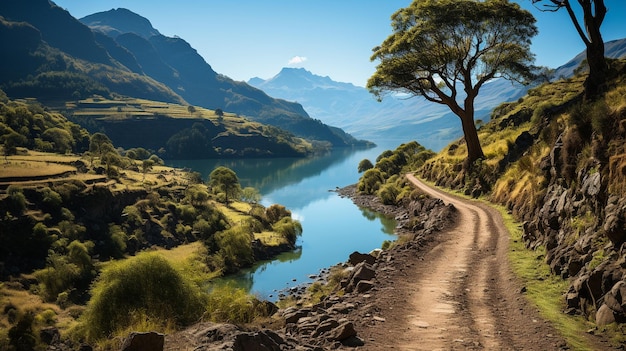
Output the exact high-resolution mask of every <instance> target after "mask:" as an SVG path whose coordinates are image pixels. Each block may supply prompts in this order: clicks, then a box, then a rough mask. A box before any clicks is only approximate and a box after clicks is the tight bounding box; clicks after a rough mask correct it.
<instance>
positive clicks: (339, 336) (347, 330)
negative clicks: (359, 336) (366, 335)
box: [330, 322, 356, 341]
mask: <svg viewBox="0 0 626 351" xmlns="http://www.w3.org/2000/svg"><path fill="white" fill-rule="evenodd" d="M353 336H356V330H355V329H354V324H352V322H344V323H342V324H340V325H339V326H338V327H337V328H335V329H333V330H332V331H331V332H330V337H331V339H332V340H335V341H343V340H346V339H348V338H350V337H353Z"/></svg>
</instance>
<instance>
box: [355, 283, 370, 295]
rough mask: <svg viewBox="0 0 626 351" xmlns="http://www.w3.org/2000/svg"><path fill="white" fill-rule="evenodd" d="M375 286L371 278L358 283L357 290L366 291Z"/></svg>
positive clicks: (359, 291)
mask: <svg viewBox="0 0 626 351" xmlns="http://www.w3.org/2000/svg"><path fill="white" fill-rule="evenodd" d="M373 287H374V282H373V281H371V280H361V281H360V282H358V283H357V284H356V292H358V293H364V292H366V291H369V290H371V289H372V288H373Z"/></svg>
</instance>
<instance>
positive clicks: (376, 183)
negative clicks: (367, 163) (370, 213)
mask: <svg viewBox="0 0 626 351" xmlns="http://www.w3.org/2000/svg"><path fill="white" fill-rule="evenodd" d="M384 181H385V179H384V178H383V174H382V172H381V171H380V170H379V169H377V168H372V169H369V170H367V171H365V173H364V174H363V176H362V177H361V179H359V184H358V190H359V191H360V192H362V193H364V194H370V195H371V194H374V193H375V192H376V191H378V189H379V188H380V184H381V183H383V182H384Z"/></svg>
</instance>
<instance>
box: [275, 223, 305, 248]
mask: <svg viewBox="0 0 626 351" xmlns="http://www.w3.org/2000/svg"><path fill="white" fill-rule="evenodd" d="M273 229H274V231H275V232H277V233H278V234H280V235H282V236H283V237H284V238H285V239H286V240H287V241H288V242H289V243H290V244H292V245H293V244H295V243H296V239H297V238H298V236H300V234H302V225H301V224H300V222H298V221H294V220H292V219H291V218H290V217H283V218H282V219H281V220H280V221H278V222H276V223H275V224H274V225H273Z"/></svg>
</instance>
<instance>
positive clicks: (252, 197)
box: [241, 186, 261, 204]
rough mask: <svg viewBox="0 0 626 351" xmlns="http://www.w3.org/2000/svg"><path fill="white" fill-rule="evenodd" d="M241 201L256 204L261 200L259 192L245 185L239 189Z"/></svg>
mask: <svg viewBox="0 0 626 351" xmlns="http://www.w3.org/2000/svg"><path fill="white" fill-rule="evenodd" d="M241 201H245V202H249V203H251V204H256V203H258V202H259V201H261V193H259V191H258V190H257V189H256V188H253V187H251V186H247V187H245V188H243V189H241Z"/></svg>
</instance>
